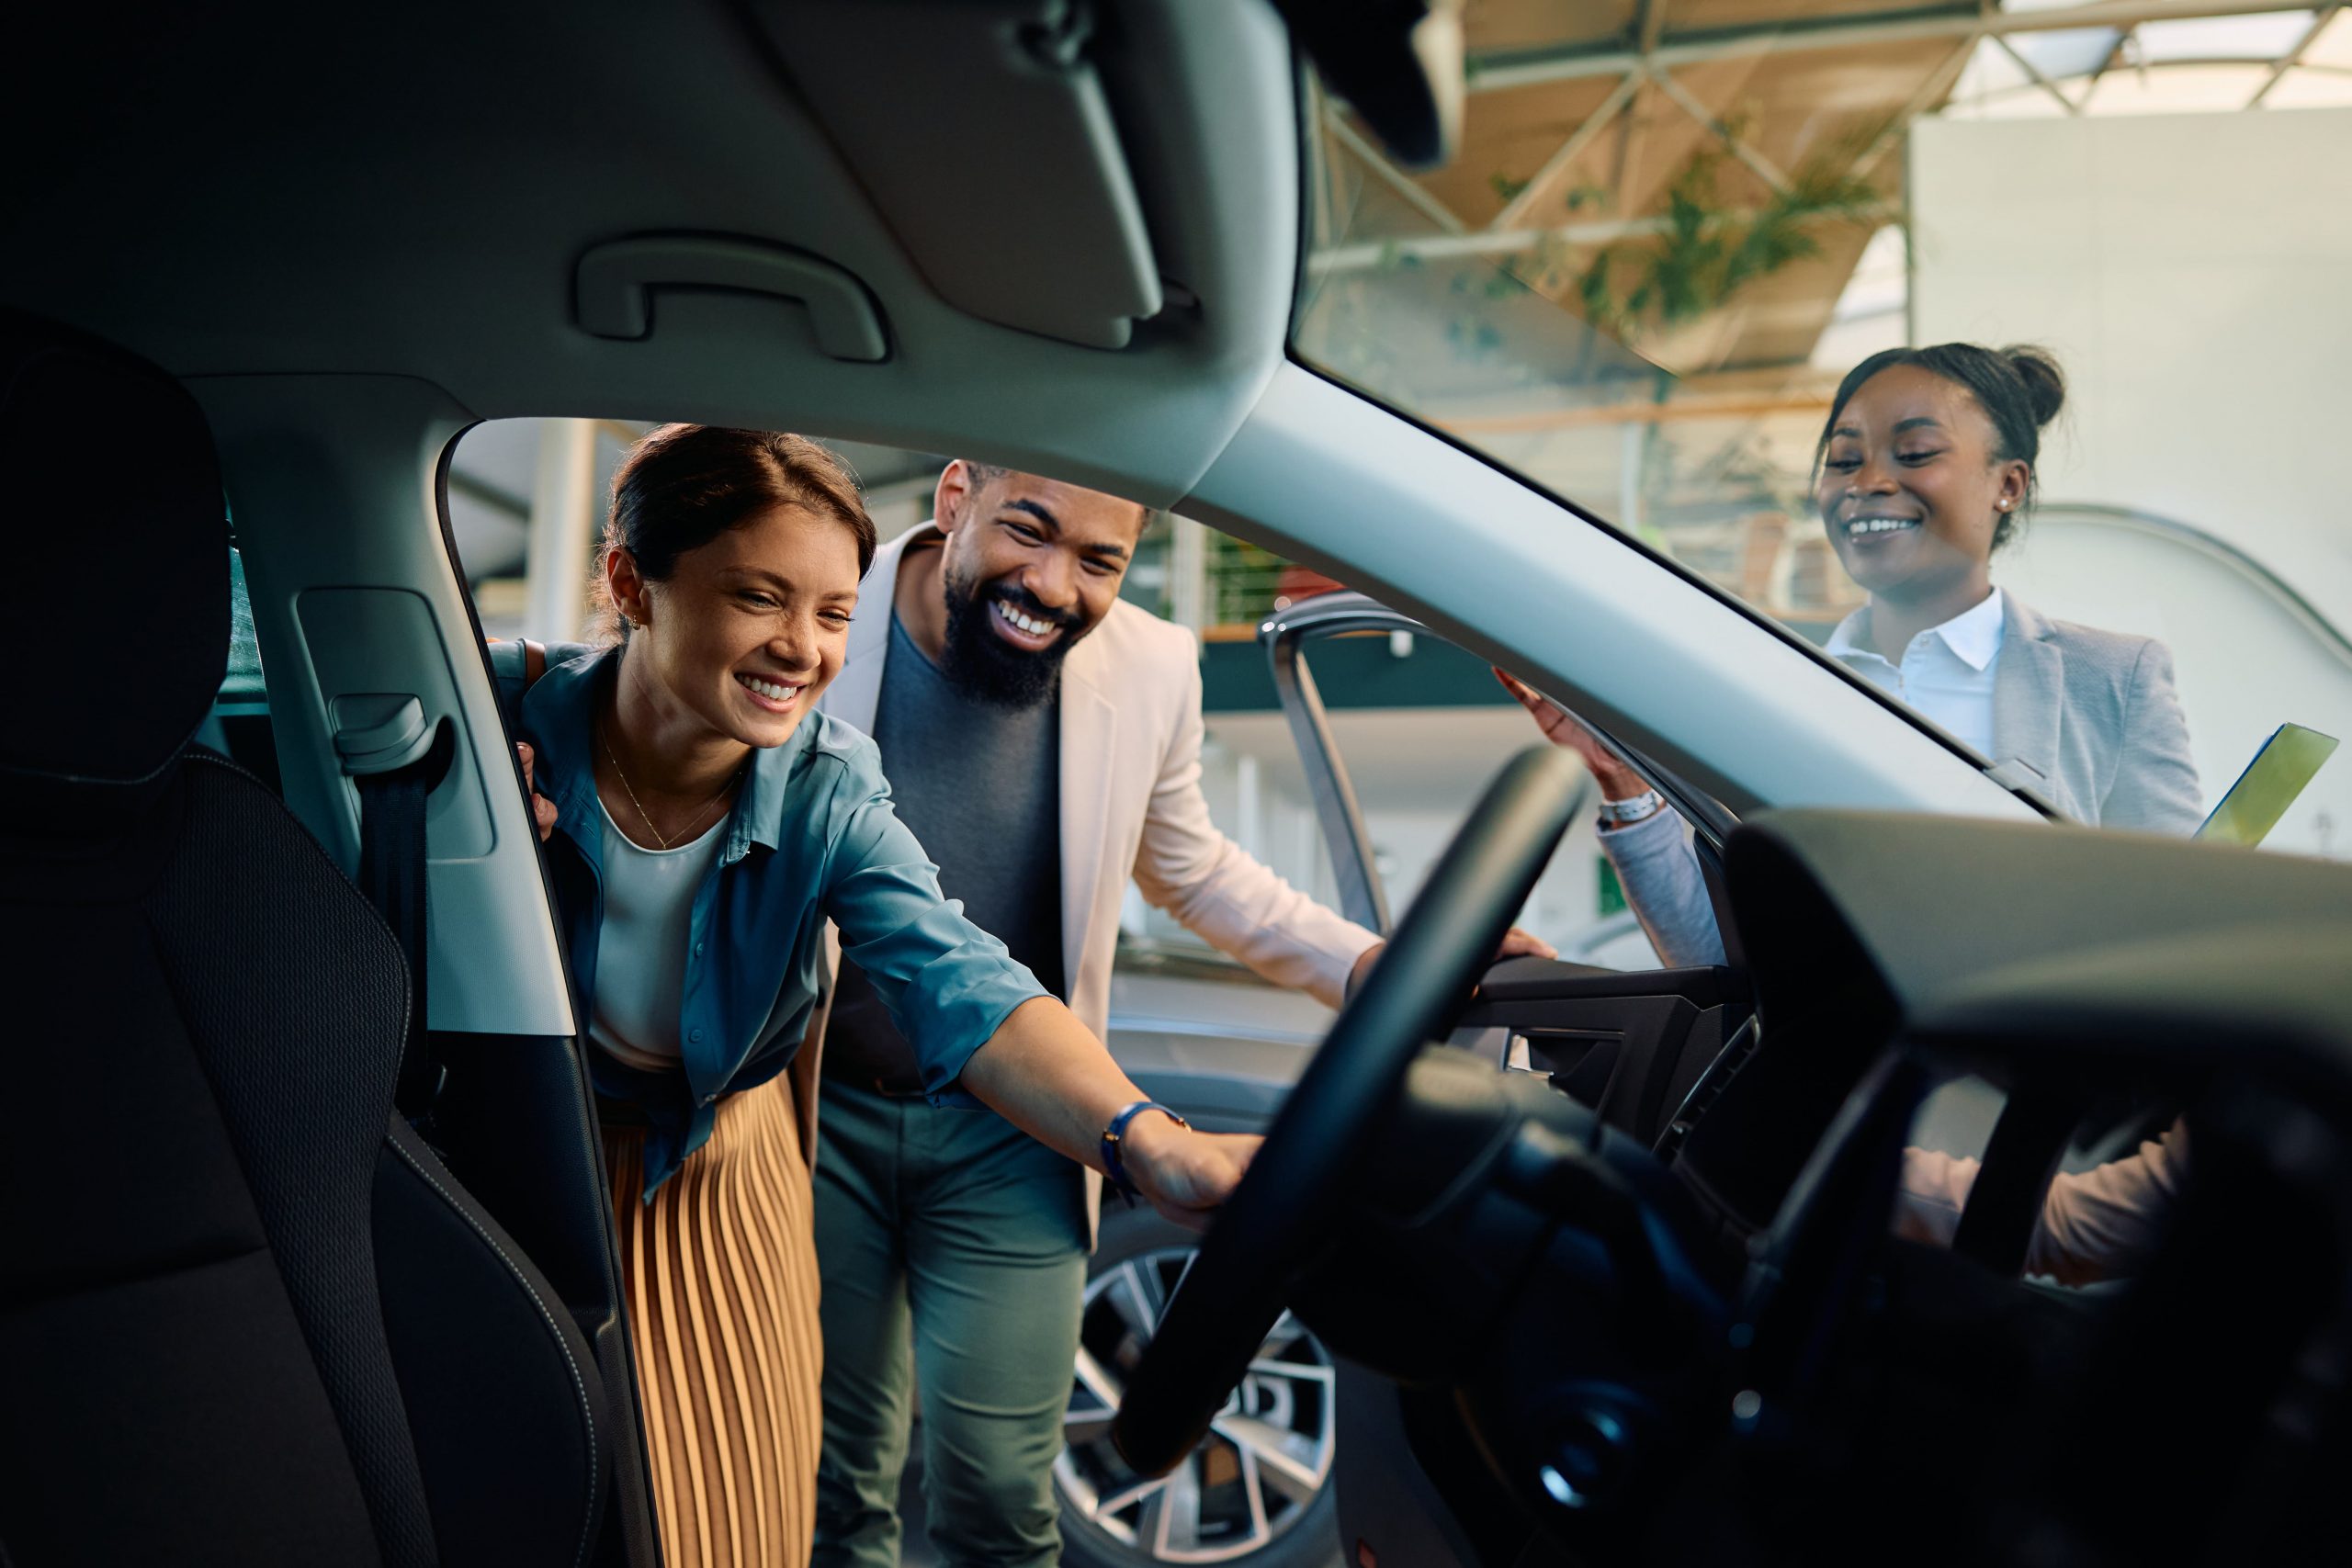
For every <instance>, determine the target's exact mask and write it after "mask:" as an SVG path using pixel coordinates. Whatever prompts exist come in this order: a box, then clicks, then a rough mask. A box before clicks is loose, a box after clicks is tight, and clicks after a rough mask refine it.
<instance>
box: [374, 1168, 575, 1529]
mask: <svg viewBox="0 0 2352 1568" xmlns="http://www.w3.org/2000/svg"><path fill="white" fill-rule="evenodd" d="M384 1142H386V1143H387V1144H389V1145H391V1149H392V1152H393V1153H394V1154H396V1155H398V1156H401V1160H402V1161H403V1162H404V1163H405V1164H406V1165H407V1166H408V1168H410V1169H411V1170H413V1171H414V1172H416V1173H417V1175H419V1176H421V1177H423V1178H424V1179H425V1180H426V1181H428V1182H431V1183H432V1185H433V1190H435V1192H438V1193H439V1194H441V1201H443V1202H445V1203H447V1204H448V1205H449V1207H450V1209H451V1210H452V1211H453V1212H454V1213H456V1214H457V1216H458V1218H459V1219H461V1220H463V1221H465V1222H466V1224H467V1226H468V1227H469V1229H471V1230H472V1232H473V1233H474V1235H478V1236H480V1237H481V1239H482V1240H484V1241H486V1242H488V1243H489V1244H490V1249H491V1250H492V1252H495V1253H497V1254H498V1260H499V1261H500V1262H501V1263H503V1264H505V1265H506V1269H507V1272H509V1273H511V1274H513V1275H514V1276H515V1282H516V1283H517V1284H520V1285H521V1286H522V1287H523V1289H524V1290H525V1291H526V1292H529V1294H530V1297H531V1304H532V1305H533V1306H536V1307H537V1308H538V1309H539V1316H540V1318H541V1319H542V1320H543V1321H544V1322H545V1323H546V1324H547V1325H548V1333H549V1334H551V1335H553V1336H554V1337H555V1343H556V1348H557V1349H559V1350H561V1351H562V1352H563V1364H564V1366H565V1368H566V1369H567V1370H569V1371H571V1388H572V1392H573V1393H576V1394H578V1395H579V1398H580V1414H581V1417H582V1422H583V1424H584V1425H585V1426H586V1427H587V1428H588V1501H589V1504H590V1505H591V1506H590V1508H589V1510H588V1514H587V1516H586V1517H584V1518H582V1520H581V1522H580V1550H579V1551H575V1552H574V1553H572V1557H571V1560H572V1562H575V1563H579V1562H586V1561H587V1560H588V1548H589V1544H590V1540H589V1537H590V1534H591V1532H592V1531H593V1530H594V1528H595V1524H596V1513H595V1508H594V1503H595V1501H596V1473H597V1472H596V1414H595V1411H594V1409H593V1408H592V1407H591V1406H590V1404H589V1402H588V1384H587V1382H586V1381H585V1380H584V1379H582V1377H581V1375H580V1363H579V1362H578V1361H575V1360H573V1359H572V1358H571V1344H570V1343H569V1342H568V1341H566V1340H565V1338H564V1337H563V1330H562V1329H560V1328H559V1327H558V1326H557V1325H556V1321H555V1314H553V1313H550V1312H549V1311H548V1303H546V1302H544V1301H542V1300H541V1299H540V1298H539V1291H538V1287H537V1286H536V1285H534V1284H532V1283H531V1279H530V1276H529V1275H527V1274H526V1273H524V1272H523V1270H522V1269H521V1268H520V1267H518V1266H517V1265H516V1263H515V1259H513V1258H510V1257H508V1256H507V1255H506V1249H505V1248H504V1247H501V1246H499V1245H498V1238H497V1237H496V1236H494V1235H491V1234H490V1232H488V1231H486V1230H484V1229H483V1228H482V1225H481V1221H480V1220H477V1219H475V1218H474V1217H473V1215H472V1214H470V1213H467V1211H466V1206H465V1205H464V1204H462V1203H460V1202H458V1201H457V1200H456V1199H455V1198H452V1197H451V1196H450V1195H449V1190H448V1189H447V1188H446V1187H444V1186H442V1185H441V1182H440V1179H439V1178H437V1177H435V1175H434V1174H433V1173H432V1172H431V1171H429V1170H427V1169H425V1168H424V1167H423V1166H422V1165H419V1164H418V1163H417V1161H416V1156H414V1155H412V1154H410V1153H409V1152H408V1150H406V1149H404V1148H402V1147H401V1143H400V1140H399V1139H398V1138H386V1139H385V1140H384Z"/></svg>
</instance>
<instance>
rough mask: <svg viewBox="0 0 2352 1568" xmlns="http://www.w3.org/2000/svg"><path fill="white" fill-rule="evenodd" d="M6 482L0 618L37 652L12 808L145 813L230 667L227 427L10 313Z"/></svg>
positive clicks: (12, 714) (14, 707)
mask: <svg viewBox="0 0 2352 1568" xmlns="http://www.w3.org/2000/svg"><path fill="white" fill-rule="evenodd" d="M0 476H5V478H0V508H5V512H0V515H5V516H6V520H7V528H6V560H7V562H8V565H9V567H10V569H11V570H9V571H8V573H7V580H8V581H10V582H11V583H12V584H13V585H14V588H15V592H16V603H15V604H12V605H11V606H9V608H8V611H7V612H6V615H5V616H0V623H5V624H6V626H8V627H9V629H10V630H11V631H12V632H13V633H14V634H15V637H14V639H13V640H14V642H15V645H16V647H17V649H21V650H26V651H28V652H29V653H30V655H31V658H30V660H29V668H27V666H26V665H23V664H20V665H19V666H18V667H17V679H16V680H15V681H14V682H12V683H11V686H12V690H11V701H10V703H9V705H8V707H9V711H8V712H7V713H6V715H5V716H0V802H6V804H8V805H9V806H11V807H19V808H23V810H24V811H26V812H42V811H51V810H54V811H58V812H61V813H62V814H64V815H65V816H67V817H70V818H79V819H85V820H91V819H103V814H105V813H106V812H107V811H109V810H113V809H132V808H135V807H137V806H139V805H140V804H141V803H142V802H143V801H145V800H146V799H148V798H149V797H151V796H152V795H153V794H154V793H155V792H157V791H159V790H160V789H161V788H162V787H163V786H164V784H166V783H168V781H169V778H170V775H171V768H172V763H173V761H174V759H175V757H176V756H177V755H178V753H179V750H180V748H181V747H182V746H183V745H185V744H186V743H187V739H188V738H189V737H190V736H191V735H192V734H194V733H195V731H196V728H197V726H198V725H199V724H201V723H202V722H203V720H204V716H205V714H206V712H207V710H208V709H209V707H210V705H211V703H212V699H213V696H214V694H215V693H217V692H218V691H219V690H220V678H221V675H222V673H223V671H224V670H225V669H226V667H227V662H228V657H229V524H228V515H227V508H226V505H225V503H224V502H223V501H222V498H221V492H220V465H219V463H218V461H217V460H216V459H215V457H214V456H213V450H212V433H211V431H210V430H209V428H207V426H206V424H205V422H204V413H203V411H202V410H200V409H199V408H198V406H197V402H196V400H195V399H194V398H192V397H190V396H189V395H188V393H187V389H185V388H183V387H182V386H181V385H180V384H179V383H178V382H177V381H175V380H174V379H173V378H171V377H170V376H167V375H165V374H164V372H163V371H162V370H159V369H157V368H156V367H154V366H153V365H150V364H148V363H147V362H146V361H144V360H142V359H139V358H137V357H135V356H133V355H129V354H126V353H124V352H123V351H121V350H120V349H118V348H115V347H112V346H111V345H109V344H105V343H101V342H100V341H98V340H97V339H96V338H94V337H90V336H88V335H86V334H85V333H78V332H74V331H73V330H72V329H70V328H66V327H62V326H59V325H57V324H56V323H54V322H51V321H42V320H40V319H39V318H37V317H33V316H28V315H25V314H22V313H20V312H17V311H14V310H0ZM20 820H24V818H21V817H20ZM58 825H60V826H63V825H65V824H64V823H62V822H61V823H59V824H58Z"/></svg>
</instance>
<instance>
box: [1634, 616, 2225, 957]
mask: <svg viewBox="0 0 2352 1568" xmlns="http://www.w3.org/2000/svg"><path fill="white" fill-rule="evenodd" d="M1993 751H1994V755H1993V757H1992V759H1991V760H1992V761H1994V762H1995V763H1996V764H2004V765H2007V767H2008V769H2009V773H2010V774H2011V776H2012V777H2013V778H2014V779H2015V781H2016V782H2018V783H2020V784H2024V785H2025V786H2026V787H2028V788H2030V789H2031V790H2032V791H2033V792H2034V793H2035V794H2037V795H2041V797H2042V798H2043V799H2044V800H2047V801H2048V802H2049V803H2050V804H2051V805H2052V806H2054V807H2057V808H2058V809H2059V810H2060V811H2061V812H2064V814H2065V815H2066V816H2068V817H2071V818H2074V819H2075V821H2077V822H2083V823H2086V824H2089V825H2090V826H2093V827H2105V828H2128V829H2137V830H2139V831H2141V832H2147V833H2181V834H2187V833H2191V832H2194V831H2195V830H2196V829H2197V826H2198V824H2199V822H2201V821H2202V820H2203V819H2204V805H2203V802H2202V799H2201V797H2200V795H2199V790H2198V785H2197V763H2196V761H2195V760H2194V759H2193V758H2192V757H2191V756H2190V755H2189V750H2188V720H2187V719H2186V718H2184V717H2183V716H2182V715H2181V711H2180V697H2179V695H2178V694H2177V693H2176V692H2175V691H2174V689H2173V679H2172V650H2171V649H2167V648H2166V647H2165V645H2164V644H2163V643H2161V642H2158V641H2157V640H2156V639H2155V638H2154V637H2132V636H2130V635H2128V634H2126V633H2123V632H2107V631H2100V630H2099V629H2098V628H2097V627H2095V626H2076V625H2075V623H2074V622H2072V621H2054V620H2052V619H2051V618H2050V617H2049V616H2047V615H2043V614H2041V612H2040V611H2038V610H2036V609H2034V608H2033V607H2032V606H2031V605H2030V604H2021V603H2019V602H2018V599H2017V598H2016V597H2015V596H2014V595H2012V596H2011V597H2010V598H2009V601H2008V604H2007V614H2006V617H2005V620H2004V625H2003V628H2002V633H2001V659H2000V663H1999V665H1998V666H1997V667H1996V669H1995V671H1994V673H1993ZM2018 764H2022V766H2021V767H2020V766H2019V765H2018ZM1600 845H1601V848H1602V850H1603V851H1604V852H1606V853H1607V854H1608V855H1609V858H1610V860H1611V863H1613V864H1614V865H1615V866H1616V868H1617V875H1618V879H1619V881H1620V882H1621V883H1622V884H1623V886H1624V889H1625V900H1626V902H1627V903H1628V904H1629V905H1631V906H1632V907H1633V909H1634V914H1635V915H1636V916H1637V917H1638V918H1639V919H1640V920H1641V922H1642V926H1643V929H1644V930H1645V931H1648V932H1649V935H1650V942H1651V943H1652V944H1653V945H1654V946H1656V947H1657V951H1658V956H1659V957H1660V958H1661V959H1663V960H1665V962H1666V963H1668V964H1720V963H1722V962H1723V959H1724V947H1723V938H1722V935H1721V933H1719V932H1718V931H1716V930H1715V916H1714V908H1713V905H1712V903H1711V902H1710V901H1709V899H1708V897H1707V892H1706V885H1705V882H1704V879H1703V878H1702V876H1701V875H1700V873H1699V858H1698V854H1697V852H1695V851H1693V850H1692V849H1691V840H1690V834H1689V832H1688V831H1687V830H1686V829H1685V828H1684V826H1683V823H1682V819H1681V818H1679V817H1677V816H1676V815H1674V814H1673V813H1672V812H1660V813H1659V814H1658V815H1657V816H1656V817H1653V818H1649V820H1647V821H1645V822H1640V823H1636V824H1635V825H1634V826H1633V827H1631V828H1621V829H1616V830H1615V831H1612V832H1607V833H1603V834H1601V835H1600Z"/></svg>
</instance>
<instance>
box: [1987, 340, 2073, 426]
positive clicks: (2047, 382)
mask: <svg viewBox="0 0 2352 1568" xmlns="http://www.w3.org/2000/svg"><path fill="white" fill-rule="evenodd" d="M2001 357H2002V358H2004V359H2006V360H2007V361H2008V362H2009V368H2010V369H2012V370H2014V371H2016V372H2017V376H2018V380H2019V381H2022V382H2023V383H2025V395H2026V401H2027V403H2028V404H2029V405H2030V407H2031V408H2032V410H2033V423H2034V428H2035V429H2037V430H2038V429H2040V428H2041V427H2042V426H2043V425H2046V424H2048V423H2050V422H2051V421H2052V420H2053V419H2056V418H2057V417H2058V411H2059V410H2060V409H2062V408H2064V407H2065V406H2066V373H2065V372H2064V371H2063V370H2061V369H2059V368H2058V361H2057V360H2055V359H2053V358H2052V357H2051V355H2050V353H2049V351H2048V350H2047V349H2041V348H2035V347H2033V346H2031V345H2030V344H2027V345H2023V346H2019V347H2017V348H2005V349H2003V350H2002V351H2001Z"/></svg>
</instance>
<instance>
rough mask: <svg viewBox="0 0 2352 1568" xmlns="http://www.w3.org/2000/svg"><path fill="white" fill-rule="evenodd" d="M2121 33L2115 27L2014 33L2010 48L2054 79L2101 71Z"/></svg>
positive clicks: (2010, 39) (2037, 69) (2010, 40)
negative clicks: (2102, 63) (2102, 64)
mask: <svg viewBox="0 0 2352 1568" xmlns="http://www.w3.org/2000/svg"><path fill="white" fill-rule="evenodd" d="M2120 36H2121V35H2120V34H2119V33H2118V32H2117V30H2116V29H2115V28H2058V29H2056V30H2055V31H2053V32H2046V33H2015V34H2012V35H2011V36H2010V38H2009V47H2011V48H2012V49H2014V50H2016V51H2018V53H2019V54H2021V55H2023V56H2025V57H2026V58H2027V59H2028V60H2030V61H2031V62H2033V68H2034V69H2035V70H2036V71H2039V72H2041V73H2042V74H2043V75H2044V76H2047V77H2049V78H2050V79H2051V80H2052V81H2053V82H2054V81H2056V80H2058V79H2059V78H2061V77H2065V76H2081V75H2085V74H2087V73H2090V72H2093V71H2096V70H2098V68H2099V65H2100V62H2103V61H2105V60H2106V59H2107V57H2108V55H2109V53H2110V52H2112V51H2113V50H2114V48H2115V40H2116V39H2117V38H2119V37H2120Z"/></svg>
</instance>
